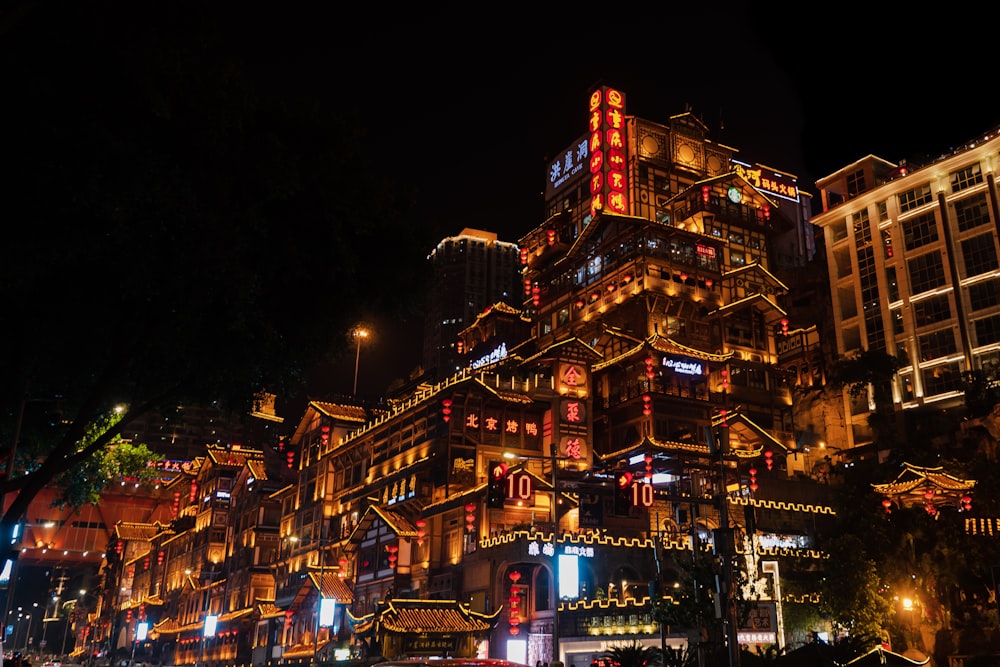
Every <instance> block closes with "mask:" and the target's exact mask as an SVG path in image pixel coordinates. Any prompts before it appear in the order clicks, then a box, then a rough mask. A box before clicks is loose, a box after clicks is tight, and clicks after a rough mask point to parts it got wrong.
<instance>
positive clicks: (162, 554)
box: [156, 551, 167, 566]
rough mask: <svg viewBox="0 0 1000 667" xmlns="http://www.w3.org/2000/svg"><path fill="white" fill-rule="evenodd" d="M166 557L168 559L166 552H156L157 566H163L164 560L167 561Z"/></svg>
mask: <svg viewBox="0 0 1000 667" xmlns="http://www.w3.org/2000/svg"><path fill="white" fill-rule="evenodd" d="M166 557H167V554H166V552H164V551H158V552H156V564H157V565H158V566H159V565H163V560H164V559H165V558H166Z"/></svg>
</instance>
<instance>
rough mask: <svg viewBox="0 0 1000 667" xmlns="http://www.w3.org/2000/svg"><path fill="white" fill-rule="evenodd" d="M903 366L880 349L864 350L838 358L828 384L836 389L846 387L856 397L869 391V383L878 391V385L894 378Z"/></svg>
mask: <svg viewBox="0 0 1000 667" xmlns="http://www.w3.org/2000/svg"><path fill="white" fill-rule="evenodd" d="M902 366H903V364H902V362H901V361H900V360H899V359H898V358H897V357H894V356H893V355H891V354H887V353H885V352H882V351H880V350H862V351H860V352H855V353H854V354H851V355H849V356H844V357H841V358H840V359H838V360H837V362H836V364H834V367H833V369H832V370H831V373H830V379H829V382H828V384H829V386H830V387H832V388H835V389H837V388H842V387H846V388H847V391H848V393H850V395H851V396H853V397H855V398H856V397H858V396H861V395H863V394H864V393H865V392H866V391H868V386H869V385H871V386H873V387H876V391H878V387H881V386H884V385H885V384H887V383H888V382H889V381H890V380H892V378H894V377H895V376H896V373H898V372H899V369H900V368H902Z"/></svg>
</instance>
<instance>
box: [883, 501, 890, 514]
mask: <svg viewBox="0 0 1000 667" xmlns="http://www.w3.org/2000/svg"><path fill="white" fill-rule="evenodd" d="M882 507H884V508H885V513H886V514H892V501H891V500H889V499H888V498H886V499H885V500H883V501H882Z"/></svg>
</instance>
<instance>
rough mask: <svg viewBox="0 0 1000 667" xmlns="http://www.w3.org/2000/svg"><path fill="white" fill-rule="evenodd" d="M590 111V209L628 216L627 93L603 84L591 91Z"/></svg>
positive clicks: (593, 212)
mask: <svg viewBox="0 0 1000 667" xmlns="http://www.w3.org/2000/svg"><path fill="white" fill-rule="evenodd" d="M588 114H589V115H588V128H587V129H588V131H589V132H590V139H589V142H588V144H589V150H590V196H591V199H590V212H591V214H596V213H597V212H598V211H601V210H604V209H607V210H608V211H610V212H612V213H618V214H620V215H627V214H628V213H629V202H628V175H627V174H628V172H627V168H628V164H627V162H628V161H627V159H626V150H627V148H626V129H625V95H624V94H622V93H621V92H620V91H617V90H615V89H613V88H608V87H607V86H602V87H601V88H599V89H597V90H595V91H594V92H593V93H591V95H590V104H589V111H588Z"/></svg>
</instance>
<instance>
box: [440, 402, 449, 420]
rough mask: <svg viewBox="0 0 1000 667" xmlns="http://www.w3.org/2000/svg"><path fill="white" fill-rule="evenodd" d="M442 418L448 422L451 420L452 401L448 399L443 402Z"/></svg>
mask: <svg viewBox="0 0 1000 667" xmlns="http://www.w3.org/2000/svg"><path fill="white" fill-rule="evenodd" d="M441 418H442V419H444V420H445V421H446V422H447V421H450V420H451V399H450V398H446V399H444V400H442V401H441Z"/></svg>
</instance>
